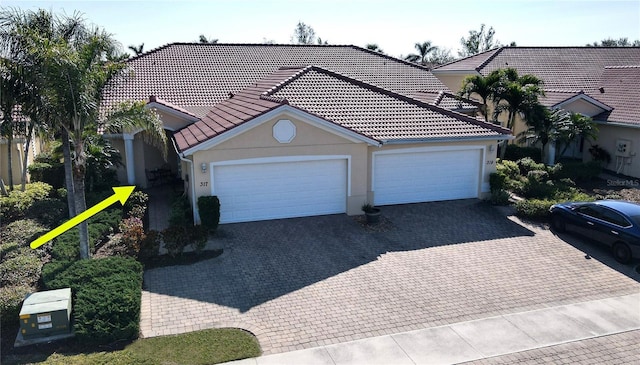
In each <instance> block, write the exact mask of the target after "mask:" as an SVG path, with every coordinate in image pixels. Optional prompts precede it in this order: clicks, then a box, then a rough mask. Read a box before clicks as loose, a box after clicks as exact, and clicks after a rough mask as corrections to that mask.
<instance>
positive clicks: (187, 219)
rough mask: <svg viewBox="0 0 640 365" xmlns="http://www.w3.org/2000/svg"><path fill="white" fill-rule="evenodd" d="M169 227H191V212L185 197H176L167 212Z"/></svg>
mask: <svg viewBox="0 0 640 365" xmlns="http://www.w3.org/2000/svg"><path fill="white" fill-rule="evenodd" d="M169 225H170V226H182V227H188V226H193V210H192V209H191V204H189V200H188V199H187V197H186V196H180V197H176V198H175V199H174V200H173V202H172V203H171V211H170V212H169Z"/></svg>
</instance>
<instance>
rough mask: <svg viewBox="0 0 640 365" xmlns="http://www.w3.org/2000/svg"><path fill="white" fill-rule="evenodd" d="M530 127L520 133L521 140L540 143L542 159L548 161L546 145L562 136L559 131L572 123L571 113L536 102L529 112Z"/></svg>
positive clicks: (528, 121) (528, 122) (528, 123)
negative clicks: (551, 108)
mask: <svg viewBox="0 0 640 365" xmlns="http://www.w3.org/2000/svg"><path fill="white" fill-rule="evenodd" d="M527 114H528V115H527V125H528V129H527V130H526V131H524V132H522V133H520V134H519V135H518V137H519V141H520V142H524V141H529V142H532V143H540V146H541V151H540V152H541V155H542V161H546V157H547V156H546V147H547V144H549V142H555V141H556V140H558V138H559V137H560V133H559V131H560V130H562V129H563V128H565V126H566V125H567V124H568V123H570V120H571V118H570V115H569V113H568V112H566V111H564V110H562V109H555V110H552V111H551V110H549V109H548V108H546V107H544V106H542V105H541V104H536V105H534V106H532V107H531V108H530V110H529V111H528V112H527Z"/></svg>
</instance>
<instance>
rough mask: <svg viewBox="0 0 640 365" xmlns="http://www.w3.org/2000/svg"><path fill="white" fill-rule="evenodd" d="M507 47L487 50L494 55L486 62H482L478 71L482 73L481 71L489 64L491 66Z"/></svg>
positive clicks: (477, 68)
mask: <svg viewBox="0 0 640 365" xmlns="http://www.w3.org/2000/svg"><path fill="white" fill-rule="evenodd" d="M504 48H505V47H498V48H494V49H491V50H487V52H491V51H493V54H491V55H489V57H487V59H486V60H484V62H482V63H481V64H480V65H479V66H478V67H476V69H475V70H476V71H478V72H480V70H482V69H483V68H484V67H485V66H486V65H487V64H489V62H491V61H493V59H494V58H496V56H497V55H498V54H499V53H501V52H502V50H503V49H504Z"/></svg>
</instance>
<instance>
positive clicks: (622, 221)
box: [601, 209, 631, 227]
mask: <svg viewBox="0 0 640 365" xmlns="http://www.w3.org/2000/svg"><path fill="white" fill-rule="evenodd" d="M601 219H602V220H604V221H606V222H609V223H611V224H615V225H617V226H620V227H629V226H630V225H631V223H629V221H627V219H626V218H625V217H623V216H622V215H620V214H618V213H617V212H614V211H613V210H610V209H604V210H603V211H602V218H601Z"/></svg>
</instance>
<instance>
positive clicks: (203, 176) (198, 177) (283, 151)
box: [193, 113, 368, 215]
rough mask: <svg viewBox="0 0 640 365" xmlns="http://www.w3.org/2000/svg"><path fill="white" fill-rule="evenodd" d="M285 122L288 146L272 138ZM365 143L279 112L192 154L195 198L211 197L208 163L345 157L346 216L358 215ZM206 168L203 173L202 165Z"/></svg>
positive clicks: (364, 173)
mask: <svg viewBox="0 0 640 365" xmlns="http://www.w3.org/2000/svg"><path fill="white" fill-rule="evenodd" d="M283 119H284V120H289V121H291V122H292V123H293V124H294V125H295V128H296V135H295V137H294V138H293V140H292V141H291V142H289V143H280V142H278V141H277V140H276V139H275V138H274V136H273V126H274V125H275V124H276V123H277V122H278V121H279V120H283ZM367 154H368V150H367V144H366V143H365V142H357V143H356V142H354V141H352V140H349V139H347V138H345V137H344V136H341V135H339V132H333V131H328V130H325V129H322V128H319V127H318V126H316V125H313V122H310V121H303V120H301V119H300V118H297V117H294V116H292V115H289V114H287V113H282V114H280V115H278V116H275V117H273V118H271V119H270V120H268V121H265V122H264V123H262V124H260V125H258V126H256V127H254V128H251V129H249V130H247V131H246V132H244V133H242V134H240V135H238V136H235V137H234V138H232V139H229V140H227V141H224V142H222V143H220V144H218V145H216V146H214V147H211V148H209V149H206V150H201V151H197V152H195V153H194V154H193V163H194V176H193V179H194V183H195V184H194V186H195V197H196V198H197V197H200V196H204V195H211V193H212V191H211V176H212V173H211V170H212V167H211V166H212V163H214V164H215V163H216V162H221V161H240V160H246V159H255V158H262V159H268V158H270V157H282V156H288V157H293V156H349V159H350V164H349V165H350V171H349V175H350V176H351V184H350V187H351V189H350V192H348V196H347V214H351V215H353V214H361V213H362V212H361V210H360V207H361V206H362V203H364V201H365V200H366V199H367V181H366V179H367ZM203 163H204V164H206V166H207V169H206V171H205V172H204V173H203V172H202V169H201V165H202V164H203Z"/></svg>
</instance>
